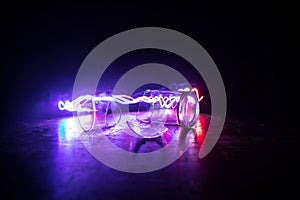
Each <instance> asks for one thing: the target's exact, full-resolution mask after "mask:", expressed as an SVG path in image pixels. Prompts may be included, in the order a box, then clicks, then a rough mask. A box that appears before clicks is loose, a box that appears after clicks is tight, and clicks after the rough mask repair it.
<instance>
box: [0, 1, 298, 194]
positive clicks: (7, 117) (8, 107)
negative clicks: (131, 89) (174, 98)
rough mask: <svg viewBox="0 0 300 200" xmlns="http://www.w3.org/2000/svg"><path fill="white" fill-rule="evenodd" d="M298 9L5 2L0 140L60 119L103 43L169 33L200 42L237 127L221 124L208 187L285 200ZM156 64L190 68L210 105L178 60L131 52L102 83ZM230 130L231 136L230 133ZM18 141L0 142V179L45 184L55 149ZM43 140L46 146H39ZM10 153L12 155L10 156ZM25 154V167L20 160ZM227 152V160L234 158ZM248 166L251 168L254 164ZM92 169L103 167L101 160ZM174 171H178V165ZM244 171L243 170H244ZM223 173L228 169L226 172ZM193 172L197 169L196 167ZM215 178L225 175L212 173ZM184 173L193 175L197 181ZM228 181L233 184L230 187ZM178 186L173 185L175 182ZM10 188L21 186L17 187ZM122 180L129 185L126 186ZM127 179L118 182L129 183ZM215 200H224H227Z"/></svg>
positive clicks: (292, 144) (291, 159) (290, 169)
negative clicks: (161, 30) (129, 34)
mask: <svg viewBox="0 0 300 200" xmlns="http://www.w3.org/2000/svg"><path fill="white" fill-rule="evenodd" d="M293 7H295V6H293V5H289V3H287V2H286V3H285V4H276V3H274V2H272V3H271V2H263V3H262V2H254V1H251V2H248V3H239V2H228V1H223V2H222V3H220V2H211V1H209V2H206V3H204V2H199V3H198V4H188V3H184V4H177V3H174V2H172V3H170V4H167V3H165V4H162V3H161V2H160V3H155V2H143V3H140V4H127V3H122V4H107V3H105V4H104V3H98V4H97V5H94V4H80V3H60V4H57V5H56V4H47V3H44V2H41V3H40V4H37V3H35V4H29V3H6V4H4V5H3V6H1V12H0V14H1V18H0V20H1V40H2V43H1V101H0V103H1V114H2V117H1V129H0V130H1V134H2V133H4V134H2V135H1V136H3V135H5V133H7V135H9V134H14V133H12V131H11V132H9V131H7V132H5V131H2V130H5V129H6V128H7V127H8V128H7V129H9V128H10V126H11V127H12V126H15V124H17V123H18V122H20V121H23V120H27V119H36V118H53V117H55V116H59V115H61V112H58V109H57V100H58V99H59V98H68V97H69V96H70V95H71V92H72V86H73V83H74V79H75V76H76V73H77V70H78V69H79V67H80V65H81V63H82V61H83V60H84V59H85V57H86V56H87V55H88V53H89V52H90V51H91V50H92V49H93V48H94V47H96V46H97V45H98V44H99V43H100V42H102V41H103V40H105V39H106V38H108V37H110V36H112V35H114V34H117V33H119V32H122V31H125V30H128V29H132V28H137V27H147V26H155V27H165V28H170V29H174V30H177V31H180V32H182V33H184V34H186V35H188V36H190V37H192V38H193V39H195V40H196V41H197V42H199V43H200V44H201V45H202V46H203V47H204V48H205V49H206V51H207V52H208V53H209V54H210V56H211V57H212V59H213V60H214V61H215V63H216V65H217V66H218V68H219V71H220V73H221V75H222V78H223V80H224V84H225V89H226V94H227V101H228V102H227V103H228V104H227V106H228V107H227V119H230V120H231V119H233V120H232V121H230V120H228V121H229V122H230V123H229V125H227V127H226V126H225V129H226V131H227V132H226V131H224V132H225V133H224V132H223V133H222V134H223V135H225V137H224V138H225V139H223V140H220V143H219V147H216V148H214V151H212V153H210V156H208V157H207V158H206V159H205V160H204V162H203V163H204V165H205V163H210V162H209V161H210V160H213V162H212V164H211V165H208V166H206V167H207V169H208V172H211V173H208V174H207V175H205V176H207V177H206V179H204V180H208V181H210V182H211V183H213V184H211V183H210V184H211V185H213V186H215V185H218V186H219V187H220V188H223V187H225V189H224V190H226V188H230V187H231V186H230V184H228V181H229V183H232V187H233V188H236V191H237V192H240V193H243V191H244V190H243V189H242V188H243V187H245V188H246V189H247V191H248V189H249V191H250V193H251V190H252V189H253V191H254V192H259V191H263V190H264V189H267V193H266V194H267V196H266V197H269V195H271V196H274V197H276V196H277V193H276V192H281V194H283V196H285V195H286V193H289V192H290V191H291V190H293V189H294V188H295V186H293V184H291V183H290V182H289V179H290V178H294V179H295V177H296V176H294V172H296V171H297V170H296V169H298V168H297V167H296V165H295V163H296V161H297V157H298V155H297V153H296V152H297V151H296V149H297V145H296V143H297V141H298V140H295V138H298V137H299V136H297V137H290V136H291V135H293V136H294V135H295V136H296V135H298V132H299V131H298V128H297V129H294V128H292V127H297V123H298V122H297V120H298V119H299V117H298V116H297V111H296V110H297V107H298V106H297V104H294V103H295V102H297V100H296V97H295V94H297V90H298V85H297V79H296V76H297V73H296V72H295V69H296V68H297V64H296V62H292V60H294V59H293V58H295V57H294V54H295V52H296V53H297V51H295V50H294V49H293V48H292V47H293V46H295V40H294V38H293V37H292V36H293V35H294V30H293V29H295V28H296V27H297V26H298V23H296V21H297V18H296V16H295V12H294V10H293V9H292V8H293ZM293 52H294V53H293ZM296 58H297V55H296ZM153 61H154V62H161V63H163V64H167V65H169V66H171V67H174V68H177V69H182V68H183V66H184V70H183V72H182V73H184V74H186V75H187V76H188V77H189V78H190V79H189V80H191V82H192V83H193V84H196V85H198V87H199V88H200V89H201V92H203V94H204V96H205V97H208V96H209V94H207V91H206V87H205V83H203V82H202V81H201V76H200V75H195V74H193V70H192V67H191V66H189V64H188V63H186V62H185V61H184V60H182V59H181V58H179V57H177V56H176V55H172V54H170V53H167V52H161V51H154V50H143V51H137V52H131V53H128V54H126V55H124V56H122V57H120V59H118V60H117V61H116V62H114V63H113V64H112V66H110V68H109V70H108V71H107V73H106V77H104V78H103V80H104V81H105V80H106V81H108V80H110V81H112V82H113V81H114V80H116V79H117V78H118V76H120V75H122V74H123V73H125V72H126V71H127V70H128V69H130V67H133V66H135V65H139V64H142V63H147V62H153ZM115 69H117V70H115ZM189 74H193V75H189ZM201 106H202V108H203V112H206V113H208V114H209V111H210V104H209V98H208V100H207V101H204V102H203V105H201ZM291 113H294V115H291ZM295 114H296V115H295ZM244 121H251V123H249V124H247V123H242V122H244ZM232 124H234V125H232ZM236 124H238V125H236ZM244 124H246V125H244ZM253 124H254V125H253ZM231 125H232V127H234V128H231ZM252 125H253V126H252ZM266 127H267V128H266ZM239 128H241V131H240V129H239ZM28 129H30V127H29V128H28ZM55 130H56V127H55ZM237 130H238V131H237ZM265 130H268V131H265ZM45 131H47V129H46V130H45ZM45 131H44V132H45ZM33 132H34V130H33ZM41 132H43V130H42V131H41ZM232 132H233V133H232ZM236 132H237V133H236ZM21 133H22V130H19V133H18V135H17V136H15V137H17V139H15V137H12V136H11V138H13V139H11V141H12V142H11V141H10V140H7V139H3V141H1V142H2V144H5V145H4V146H3V149H4V150H6V151H3V152H1V153H3V155H1V157H4V158H7V160H4V162H5V163H7V164H6V165H4V169H5V170H3V171H1V172H2V173H3V174H4V175H5V176H4V180H6V181H8V182H9V181H10V184H11V185H13V186H14V184H16V183H15V182H18V181H19V180H20V179H21V180H22V179H23V177H22V176H24V179H25V180H30V181H31V180H33V179H32V177H33V178H37V179H38V180H42V178H41V177H43V176H41V175H40V174H39V172H36V171H35V169H36V168H39V164H40V163H41V162H42V161H43V160H47V159H50V160H51V159H52V158H51V157H50V156H49V158H48V157H47V158H44V157H43V156H45V155H46V156H48V154H51V150H52V151H53V148H52V149H51V148H49V149H50V150H49V152H48V151H45V152H44V151H43V150H44V149H45V148H48V146H51V144H52V143H51V142H48V141H47V138H46V139H45V138H44V137H42V136H40V137H37V136H36V135H34V134H33V135H31V136H30V135H29V136H28V138H26V139H24V141H25V142H23V141H22V140H21V139H22V138H19V137H24V135H23V134H21ZM234 134H237V137H239V136H240V137H241V138H242V139H241V140H240V141H242V142H244V143H240V142H236V141H238V140H234V139H236V138H235V136H236V135H234ZM228 135H229V136H230V137H228ZM231 136H232V138H233V139H232V138H231ZM3 138H6V137H3ZM7 138H10V137H7ZM226 138H227V140H228V141H229V142H228V141H226ZM228 138H229V139H228ZM1 139H2V138H1ZM256 139H258V140H260V139H261V140H262V141H263V142H261V143H259V142H257V143H256V142H255V141H256ZM38 140H41V141H42V142H40V143H39V142H38ZM18 141H19V143H18ZM36 141H37V144H43V145H41V146H38V145H37V146H35V144H36ZM224 141H225V142H224ZM226 142H228V143H229V146H230V144H231V143H233V145H232V146H233V148H230V147H229V146H227V145H226ZM247 142H248V143H247ZM14 144H15V145H14ZM16 144H18V145H16ZM222 145H223V146H222ZM247 145H248V146H247ZM18 146H19V147H20V148H21V150H22V151H21V150H19V151H16V152H14V151H13V150H14V149H15V148H16V149H18V148H17V147H18ZM24 146H26V147H32V149H34V148H36V149H37V150H36V149H35V150H36V151H33V153H35V152H37V153H36V155H35V154H34V155H35V157H34V156H33V158H35V160H33V161H34V162H32V163H31V161H28V160H27V159H28V157H26V155H27V154H30V152H27V151H26V148H24V149H23V147H24ZM1 147H2V146H1ZM220 147H221V148H220ZM5 148H7V149H8V150H7V149H5ZM39 148H40V149H39ZM29 149H30V148H29ZM220 149H221V150H220ZM232 149H234V151H233V152H232ZM10 151H12V152H13V153H11V154H6V152H10ZM20 152H21V153H20ZM24 152H27V153H24ZM265 152H267V153H265ZM226 153H227V154H228V155H227V154H226ZM23 154H24V155H25V156H24V157H25V158H26V160H25V159H24V160H22V159H20V157H21V158H22V155H23ZM223 154H224V155H227V156H229V158H231V160H230V159H228V158H227V157H226V156H223ZM247 155H248V156H247ZM265 155H267V156H265ZM270 155H271V156H270ZM39 156H41V158H43V159H40V157H39ZM230 156H231V157H230ZM30 158H31V157H30ZM220 158H221V160H220ZM222 158H224V160H222ZM236 158H238V159H236ZM70 159H71V158H70ZM268 159H269V160H268ZM90 160H92V158H90V159H88V161H89V162H90ZM215 160H216V161H215ZM249 160H250V162H249V163H250V164H252V165H249V166H248V164H247V163H248V162H247V161H249ZM23 161H24V162H23ZM51 161H52V160H51ZM71 161H72V159H71ZM92 162H93V163H94V165H95V166H97V167H98V164H99V163H98V162H97V161H95V160H94V161H92ZM184 162H185V160H184ZM219 163H221V164H219ZM262 163H263V164H262ZM266 163H267V164H266ZM177 164H178V162H177ZM177 164H176V163H175V164H174V166H177ZM27 165H28V166H30V167H29V168H30V171H29V172H28V174H27V176H26V174H25V175H24V174H22V170H23V167H24V166H27ZM240 165H241V166H242V168H239V166H240ZM172 166H173V165H172ZM172 166H170V167H169V168H165V169H164V170H163V171H159V172H157V173H156V172H154V173H153V174H154V175H153V174H143V175H141V176H136V177H137V178H136V180H139V181H137V183H141V182H143V178H145V179H146V178H149V177H150V179H151V177H152V176H153V177H156V175H157V177H163V175H164V174H168V173H173V172H174V170H173V171H172ZM43 167H44V168H42V169H43V172H45V173H48V166H47V165H44V166H43ZM52 167H53V166H52ZM55 167H56V165H54V168H55ZM101 167H103V165H101ZM218 167H220V168H222V167H224V173H223V172H222V171H220V170H219V168H218ZM13 168H15V169H13ZM195 168H196V169H198V167H197V165H196V167H195ZM16 169H17V172H18V173H16V175H15V176H14V175H11V174H15V172H16ZM97 169H98V168H97ZM101 169H102V168H101ZM170 169H171V171H169V170H170ZM175 169H176V168H175ZM203 169H206V168H205V166H204V168H202V169H199V171H201V170H203ZM235 169H236V171H235ZM262 169H263V170H262ZM14 170H15V171H14ZM103 170H104V172H105V173H106V172H107V174H110V173H112V174H115V176H111V175H108V177H113V178H112V180H115V179H114V178H116V180H118V178H117V177H119V178H120V177H121V178H123V177H124V176H126V177H129V178H128V180H131V178H132V176H131V174H129V175H128V174H125V175H124V174H123V173H119V172H116V171H114V170H112V169H107V168H106V167H105V166H104V167H103ZM231 170H232V171H231ZM175 171H176V170H175ZM204 171H205V170H204ZM215 171H218V172H219V173H217V174H216V175H214V172H215ZM233 171H234V172H233ZM71 172H72V171H71ZM197 172H198V171H197ZM226 172H229V173H226ZM249 172H250V173H249ZM160 173H162V176H160V175H161V174H160ZM230 173H232V174H230ZM212 174H213V176H211V175H212ZM218 174H221V175H220V177H218ZM185 175H186V174H185V173H182V174H181V176H178V178H179V179H181V178H182V179H184V178H185V177H186V176H185ZM187 175H189V176H192V175H193V173H191V174H187ZM295 175H296V173H295ZM172 176H174V174H172ZM139 177H141V178H139ZM187 177H188V176H187ZM224 177H225V178H228V181H227V180H226V179H224ZM96 178H97V177H96ZM96 178H95V179H96ZM173 178H174V180H175V179H177V177H176V176H174V177H173ZM14 180H18V181H15V182H14ZM122 180H123V179H122ZM155 180H156V179H155ZM160 180H161V179H160ZM168 180H173V179H168ZM191 180H192V178H191ZM248 180H249V181H248ZM42 181H43V180H42ZM123 181H124V182H126V181H127V179H124V180H123ZM123 181H121V183H124V182H123ZM183 182H184V181H183ZM35 183H36V182H34V184H35ZM38 183H40V182H38ZM75 183H76V182H75ZM118 183H119V182H118ZM184 183H185V182H184ZM240 183H241V184H240ZM2 184H3V185H4V187H2V186H1V188H5V189H7V187H10V186H11V185H7V183H6V182H3V183H2ZM22 184H23V182H20V183H19V182H18V184H17V186H22ZM24 184H27V182H24ZM38 185H39V186H40V184H38ZM104 185H105V184H104ZM153 185H155V184H153ZM5 186H6V187H5ZM76 186H77V185H76ZM108 186H110V185H109V184H108ZM142 186H143V185H142V184H140V185H139V187H142ZM146 186H147V185H146ZM155 186H156V185H155ZM95 187H97V185H96V186H95ZM127 187H128V188H130V190H128V191H131V190H134V188H132V187H131V186H130V185H127ZM153 187H154V186H153ZM187 187H188V185H187ZM24 188H25V189H24V191H26V192H28V191H29V192H30V191H32V190H33V189H32V188H35V187H32V185H30V184H28V186H27V187H24ZM27 188H29V190H28V191H27ZM128 188H127V189H128ZM208 188H209V190H210V192H211V193H215V192H214V188H213V187H212V188H210V187H209V186H208ZM257 188H258V189H257ZM274 188H275V189H274ZM290 188H292V189H290ZM9 189H10V190H9V191H11V193H14V192H15V191H14V188H13V187H11V188H9ZM20 190H22V189H20ZM124 190H126V188H125V189H124ZM274 190H275V191H274ZM187 191H188V190H187ZM293 191H295V190H293ZM161 192H162V193H163V191H161ZM229 192H230V191H229ZM70 194H72V192H70ZM153 194H154V193H153ZM176 194H177V193H175V194H174V195H176ZM247 194H248V193H247ZM219 195H220V196H222V194H221V193H220V194H219ZM254 196H259V195H256V194H255V195H254Z"/></svg>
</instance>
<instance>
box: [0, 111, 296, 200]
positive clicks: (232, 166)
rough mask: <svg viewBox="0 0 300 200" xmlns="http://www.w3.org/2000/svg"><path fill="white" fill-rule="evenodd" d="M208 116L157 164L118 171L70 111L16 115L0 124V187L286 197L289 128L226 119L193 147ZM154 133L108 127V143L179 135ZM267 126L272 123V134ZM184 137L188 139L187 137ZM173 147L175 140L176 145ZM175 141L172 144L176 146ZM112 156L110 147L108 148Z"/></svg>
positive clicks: (38, 194)
mask: <svg viewBox="0 0 300 200" xmlns="http://www.w3.org/2000/svg"><path fill="white" fill-rule="evenodd" d="M209 119H210V117H209V116H208V115H202V116H201V117H200V118H199V120H198V121H199V123H201V124H198V125H199V127H200V128H198V129H197V131H193V132H191V133H189V135H188V137H186V138H185V141H184V142H188V144H189V148H188V149H187V151H186V152H184V153H183V155H182V156H181V157H180V158H179V159H178V160H176V161H175V162H173V163H172V164H170V165H169V166H167V167H164V168H162V169H160V170H157V171H153V172H148V173H126V172H121V171H117V170H115V169H112V168H110V167H108V166H106V165H104V164H103V163H101V162H99V161H98V160H97V159H96V158H95V157H94V156H93V155H91V154H90V153H89V151H88V149H87V148H86V146H85V145H86V142H88V140H85V141H83V140H82V137H80V136H79V135H80V134H78V133H77V134H76V131H74V130H73V129H72V118H71V117H66V118H52V119H43V120H42V119H41V120H24V121H21V122H19V123H17V124H14V125H10V126H8V125H7V126H5V127H2V131H1V132H2V134H1V143H2V144H1V158H2V162H1V190H2V192H1V195H8V196H10V197H12V198H31V199H32V198H34V199H171V198H172V199H200V198H202V199H235V198H236V199H248V198H249V199H250V198H251V199H253V198H255V199H257V198H270V197H279V196H282V197H284V198H288V197H289V196H290V195H292V194H293V193H295V192H296V185H294V183H293V182H292V179H293V178H295V177H296V174H297V173H298V172H297V164H296V158H297V156H298V155H297V154H296V152H297V151H296V150H297V138H298V136H296V134H292V133H294V132H295V131H296V130H289V129H284V130H275V129H274V128H273V126H269V125H268V124H261V123H258V122H251V121H246V120H244V121H243V120H237V119H228V118H227V120H226V123H225V126H224V130H223V132H222V135H221V137H220V138H219V140H218V143H217V145H216V146H215V147H214V149H213V150H212V151H211V152H210V153H209V154H208V155H207V156H206V157H205V158H203V159H199V157H198V153H199V149H200V148H201V143H202V141H203V138H204V136H205V133H206V130H207V127H208V124H209ZM167 128H168V131H167V132H166V133H165V134H163V135H162V136H161V137H159V138H156V139H141V138H136V137H133V136H132V135H129V134H126V131H125V132H124V131H123V132H121V131H115V132H113V133H111V134H107V135H106V136H102V137H107V138H108V139H109V140H110V141H111V142H112V143H113V144H114V145H115V146H117V147H119V148H121V149H123V150H126V151H129V152H135V153H139V154H141V153H147V152H155V151H157V150H159V149H160V148H162V147H164V146H167V145H168V144H169V143H170V141H172V140H175V141H177V143H179V142H180V138H181V137H180V134H181V129H180V128H179V127H177V126H167ZM274 131H277V133H276V134H275V132H274ZM187 138H188V139H187ZM178 148H179V145H178ZM178 148H177V147H176V146H175V147H173V149H171V151H170V152H171V153H172V152H178ZM112 157H113V155H112Z"/></svg>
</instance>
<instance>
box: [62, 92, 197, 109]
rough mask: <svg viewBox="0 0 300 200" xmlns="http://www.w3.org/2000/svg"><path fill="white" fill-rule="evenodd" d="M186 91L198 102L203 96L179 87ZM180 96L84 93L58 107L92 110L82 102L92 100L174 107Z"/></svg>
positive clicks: (94, 101)
mask: <svg viewBox="0 0 300 200" xmlns="http://www.w3.org/2000/svg"><path fill="white" fill-rule="evenodd" d="M187 91H194V92H195V93H196V95H197V98H198V101H199V102H200V101H201V100H202V99H203V96H201V97H200V98H199V92H198V90H197V89H196V88H193V89H192V90H190V89H189V88H185V89H179V90H178V92H187ZM179 99H180V97H179V96H170V97H168V96H163V95H162V94H160V95H158V96H155V97H152V96H150V97H148V96H141V97H137V98H133V97H131V96H128V95H112V96H91V95H85V96H80V97H78V98H77V99H75V100H74V101H72V102H70V101H69V100H66V101H65V102H64V101H61V100H60V101H59V102H58V108H59V109H60V110H67V111H70V112H73V111H81V112H89V111H93V110H92V109H89V108H83V106H84V104H85V103H86V102H88V101H92V102H93V104H94V103H97V102H100V101H111V102H117V103H120V104H128V105H129V104H135V103H139V102H145V103H157V102H158V103H159V105H160V107H161V108H166V109H169V108H171V107H172V108H174V104H176V103H178V102H179Z"/></svg>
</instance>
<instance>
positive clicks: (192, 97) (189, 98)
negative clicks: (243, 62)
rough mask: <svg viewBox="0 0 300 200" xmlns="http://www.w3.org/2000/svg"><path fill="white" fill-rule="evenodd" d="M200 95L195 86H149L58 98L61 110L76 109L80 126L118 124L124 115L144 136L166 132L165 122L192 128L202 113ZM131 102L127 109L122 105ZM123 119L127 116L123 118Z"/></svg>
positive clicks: (87, 129) (90, 127) (137, 132)
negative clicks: (135, 91)
mask: <svg viewBox="0 0 300 200" xmlns="http://www.w3.org/2000/svg"><path fill="white" fill-rule="evenodd" d="M202 99H203V96H201V97H200V96H199V92H198V90H197V89H196V88H193V89H191V90H188V89H185V90H178V91H166V90H146V91H144V92H143V93H142V94H141V95H139V96H134V97H132V96H128V95H113V94H111V93H109V92H104V93H99V94H97V95H94V96H92V95H84V96H80V97H78V98H76V99H75V100H73V101H72V102H70V101H68V100H67V101H65V102H63V101H59V103H58V107H59V109H60V110H67V111H70V112H75V113H76V116H77V118H78V122H79V125H80V127H81V128H82V129H83V130H84V131H85V132H89V131H91V130H93V129H95V128H98V127H100V128H110V127H115V126H117V125H118V124H119V123H120V121H122V120H121V118H124V119H125V121H126V124H127V126H128V127H129V128H130V129H131V130H132V131H133V132H134V133H135V134H137V135H139V136H141V137H144V138H153V137H157V136H159V135H161V134H163V133H164V131H165V126H164V125H165V124H168V125H179V126H183V127H187V128H190V127H192V126H194V125H195V123H196V121H197V119H198V116H199V114H200V106H199V102H200V101H201V100H202ZM124 105H128V106H129V110H128V111H127V112H122V109H121V107H122V106H124ZM123 121H124V120H123Z"/></svg>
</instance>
